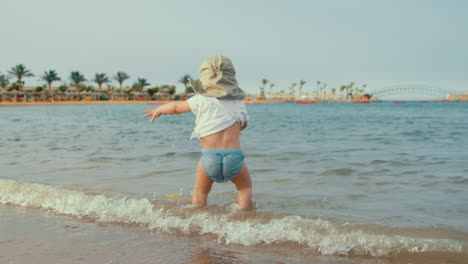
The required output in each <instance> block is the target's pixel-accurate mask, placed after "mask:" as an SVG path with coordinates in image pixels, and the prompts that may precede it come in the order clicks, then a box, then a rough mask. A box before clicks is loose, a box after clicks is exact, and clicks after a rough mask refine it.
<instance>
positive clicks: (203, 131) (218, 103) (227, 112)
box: [187, 95, 249, 139]
mask: <svg viewBox="0 0 468 264" xmlns="http://www.w3.org/2000/svg"><path fill="white" fill-rule="evenodd" d="M187 102H188V104H189V106H190V109H191V110H192V112H193V113H194V114H195V116H196V119H195V129H194V130H193V133H192V136H191V137H190V139H192V138H202V137H206V136H209V135H211V134H214V133H217V132H219V131H222V130H224V129H226V128H228V127H230V126H232V124H234V123H235V122H239V123H240V124H241V126H243V125H244V123H245V122H246V121H248V120H249V114H248V113H247V108H246V107H245V104H244V101H242V100H219V99H217V98H214V97H207V96H202V95H195V96H193V97H191V98H190V99H188V100H187Z"/></svg>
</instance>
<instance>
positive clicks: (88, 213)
mask: <svg viewBox="0 0 468 264" xmlns="http://www.w3.org/2000/svg"><path fill="white" fill-rule="evenodd" d="M0 204H10V205H15V206H23V207H34V208H41V209H45V210H50V211H53V212H54V213H57V214H64V215H69V216H73V217H77V218H81V219H83V218H84V219H88V220H91V221H96V222H104V223H119V224H123V225H138V226H142V227H144V228H148V229H150V230H159V231H164V232H173V231H176V232H183V233H187V234H211V235H215V236H216V237H217V240H218V242H219V243H226V244H231V243H234V244H241V245H245V246H252V245H265V244H278V243H292V244H298V245H301V246H307V247H309V248H310V249H312V250H313V251H316V252H317V254H322V255H342V254H345V255H348V254H352V255H372V256H388V255H394V254H398V253H399V252H409V253H420V252H431V251H438V252H453V253H466V244H467V241H466V240H464V239H456V238H450V239H449V238H444V237H440V236H434V237H432V238H431V237H430V236H428V235H427V234H426V235H414V234H413V235H405V234H403V232H400V233H398V232H395V231H394V230H393V231H389V230H387V231H385V230H386V228H385V227H382V228H373V229H372V228H365V226H357V225H351V224H346V223H341V224H340V223H337V222H336V221H332V220H328V219H320V218H312V217H301V216H298V215H279V214H274V213H265V212H239V211H236V210H235V209H234V208H233V207H234V206H230V207H229V208H227V209H226V208H204V209H203V208H194V207H191V206H189V205H187V204H180V203H179V204H178V203H172V202H167V201H164V200H162V199H161V200H152V199H148V198H129V197H110V196H106V195H101V194H90V193H86V192H83V191H80V190H72V189H67V188H58V187H52V186H47V185H42V184H30V183H19V182H16V181H13V180H4V179H0ZM412 233H417V232H412Z"/></svg>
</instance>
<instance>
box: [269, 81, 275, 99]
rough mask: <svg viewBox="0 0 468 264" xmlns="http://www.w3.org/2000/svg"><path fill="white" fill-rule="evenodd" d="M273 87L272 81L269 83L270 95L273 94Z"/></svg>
mask: <svg viewBox="0 0 468 264" xmlns="http://www.w3.org/2000/svg"><path fill="white" fill-rule="evenodd" d="M273 87H275V84H274V83H270V96H272V94H273Z"/></svg>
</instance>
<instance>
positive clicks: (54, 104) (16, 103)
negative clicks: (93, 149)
mask: <svg viewBox="0 0 468 264" xmlns="http://www.w3.org/2000/svg"><path fill="white" fill-rule="evenodd" d="M168 102H171V101H66V102H14V103H12V102H1V103H0V107H18V106H67V105H134V104H144V105H152V104H154V105H159V104H165V103H168Z"/></svg>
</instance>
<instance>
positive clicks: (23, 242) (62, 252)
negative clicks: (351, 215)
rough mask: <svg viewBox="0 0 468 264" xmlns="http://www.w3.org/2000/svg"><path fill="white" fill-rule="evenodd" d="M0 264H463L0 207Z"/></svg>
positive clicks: (461, 259)
mask: <svg viewBox="0 0 468 264" xmlns="http://www.w3.org/2000/svg"><path fill="white" fill-rule="evenodd" d="M0 215H2V217H1V220H0V263H38V264H41V263H47V264H49V263H65V264H66V263H136V264H138V263H169V264H170V263H194V264H202V263H203V264H207V263H221V264H222V263H265V264H266V263H315V264H337V263H341V264H357V263H360V264H392V263H414V264H423V263H424V264H431V263H434V264H436V263H437V264H440V263H466V262H464V261H465V260H466V256H453V255H452V256H447V255H444V253H441V254H439V253H436V252H432V253H431V254H422V255H415V254H411V255H405V254H402V255H399V256H390V257H385V258H375V257H353V256H348V257H347V256H317V255H315V254H314V252H313V251H311V250H310V249H307V248H305V247H298V246H297V245H293V244H291V245H289V244H278V245H268V246H254V247H246V246H239V245H225V244H220V243H218V242H217V241H216V238H215V237H213V236H210V235H202V236H200V235H187V234H180V233H175V232H174V233H165V232H157V231H149V230H147V229H145V228H141V227H138V226H129V225H119V224H102V223H96V222H93V221H89V220H86V219H77V218H73V217H69V216H61V215H56V214H53V213H51V212H47V211H44V210H39V209H34V208H23V207H16V206H10V205H0Z"/></svg>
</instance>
